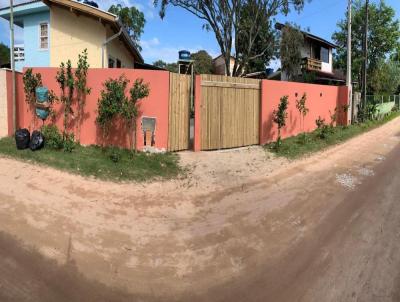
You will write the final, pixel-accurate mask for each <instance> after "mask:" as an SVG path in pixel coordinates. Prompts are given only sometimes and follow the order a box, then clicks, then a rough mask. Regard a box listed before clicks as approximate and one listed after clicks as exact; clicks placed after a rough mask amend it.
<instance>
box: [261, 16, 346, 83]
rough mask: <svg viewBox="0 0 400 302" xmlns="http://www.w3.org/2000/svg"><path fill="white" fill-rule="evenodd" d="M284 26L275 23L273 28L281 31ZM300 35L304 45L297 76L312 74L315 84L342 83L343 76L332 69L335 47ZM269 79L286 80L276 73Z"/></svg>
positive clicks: (309, 36) (323, 40)
mask: <svg viewBox="0 0 400 302" xmlns="http://www.w3.org/2000/svg"><path fill="white" fill-rule="evenodd" d="M285 26H286V25H284V24H281V23H276V25H275V28H276V29H278V30H282V29H283V28H284V27H285ZM302 34H303V36H304V44H303V47H302V48H301V56H302V63H301V66H299V75H302V74H312V75H313V77H312V81H313V82H316V83H330V84H332V83H344V82H345V80H344V76H343V75H342V74H339V73H337V72H335V71H334V69H333V50H334V49H335V48H336V47H337V46H336V45H335V44H333V43H331V42H329V41H327V40H325V39H323V38H320V37H318V36H315V35H313V34H311V33H308V32H305V31H302ZM269 78H274V79H280V80H282V81H287V80H288V76H287V74H286V73H285V72H276V73H274V74H272V75H271V76H269Z"/></svg>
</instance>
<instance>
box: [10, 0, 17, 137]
mask: <svg viewBox="0 0 400 302" xmlns="http://www.w3.org/2000/svg"><path fill="white" fill-rule="evenodd" d="M10 39H11V41H10V44H11V47H10V48H11V49H10V58H11V71H12V111H13V113H12V114H13V116H12V119H13V132H15V131H16V130H17V106H16V96H15V58H14V3H13V0H10Z"/></svg>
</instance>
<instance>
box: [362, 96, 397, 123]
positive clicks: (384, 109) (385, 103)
mask: <svg viewBox="0 0 400 302" xmlns="http://www.w3.org/2000/svg"><path fill="white" fill-rule="evenodd" d="M367 103H369V104H376V105H377V107H376V109H377V112H376V114H375V117H376V118H379V117H382V116H384V115H386V114H388V113H389V112H391V111H392V109H393V107H394V106H396V105H397V106H399V103H400V96H399V95H367Z"/></svg>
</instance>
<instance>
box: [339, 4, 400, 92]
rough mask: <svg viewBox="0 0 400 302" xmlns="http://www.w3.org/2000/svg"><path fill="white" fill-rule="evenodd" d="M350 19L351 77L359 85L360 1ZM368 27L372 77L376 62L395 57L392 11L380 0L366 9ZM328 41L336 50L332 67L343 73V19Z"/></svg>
mask: <svg viewBox="0 0 400 302" xmlns="http://www.w3.org/2000/svg"><path fill="white" fill-rule="evenodd" d="M353 12H354V13H353V16H352V75H353V78H354V79H355V80H356V81H357V82H358V83H359V85H358V88H359V89H360V85H361V83H362V65H363V61H364V56H363V51H362V41H363V36H364V24H365V4H364V1H361V0H356V1H354V4H353ZM368 25H369V27H368V38H367V39H368V70H367V73H368V74H373V73H374V72H375V70H376V69H377V68H378V67H379V64H380V62H382V61H384V60H385V59H386V57H388V56H390V55H391V54H393V53H395V51H396V50H397V49H398V47H399V37H400V32H399V21H398V20H396V17H395V10H394V9H393V8H392V7H390V6H388V5H386V3H385V1H384V0H382V1H380V2H379V3H378V4H376V3H372V4H370V5H369V24H368ZM337 26H338V31H336V32H335V33H334V34H333V36H332V39H333V40H334V41H335V43H336V44H337V45H338V46H339V48H338V49H337V54H336V56H335V60H334V61H335V67H336V68H340V69H343V70H345V69H346V56H347V50H346V49H347V48H346V45H347V17H346V18H345V19H343V20H341V21H340V22H339V23H338V24H337ZM371 84H372V82H371V78H369V80H368V86H369V87H368V89H369V93H370V92H371Z"/></svg>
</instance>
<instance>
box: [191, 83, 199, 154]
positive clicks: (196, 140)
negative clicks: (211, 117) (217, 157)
mask: <svg viewBox="0 0 400 302" xmlns="http://www.w3.org/2000/svg"><path fill="white" fill-rule="evenodd" d="M194 94H195V96H194V148H193V149H194V151H196V152H197V151H201V116H200V114H201V76H200V75H196V80H195V90H194Z"/></svg>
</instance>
